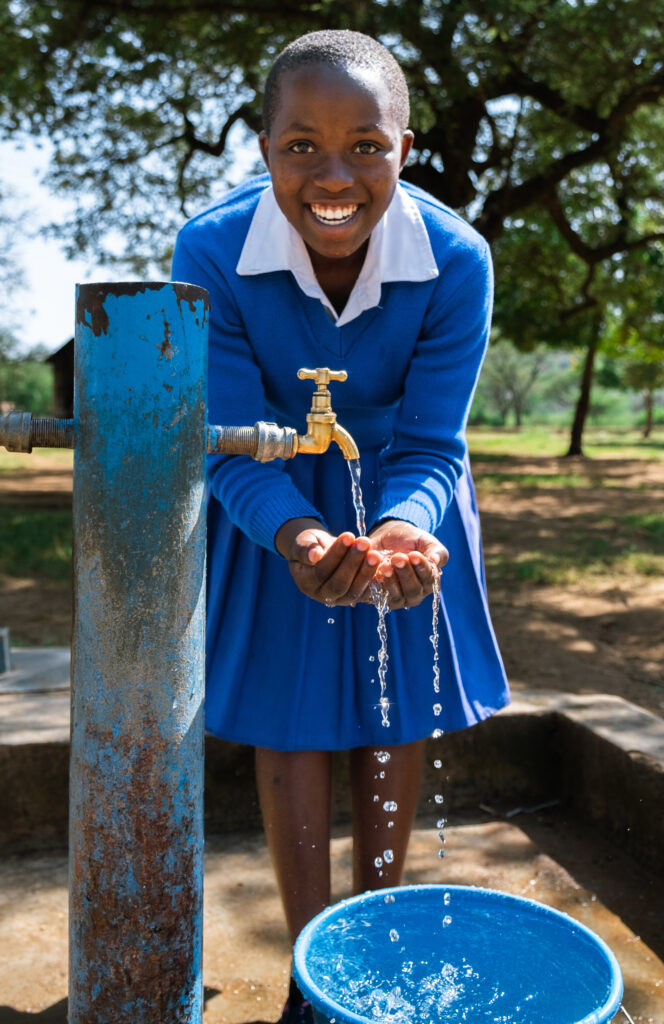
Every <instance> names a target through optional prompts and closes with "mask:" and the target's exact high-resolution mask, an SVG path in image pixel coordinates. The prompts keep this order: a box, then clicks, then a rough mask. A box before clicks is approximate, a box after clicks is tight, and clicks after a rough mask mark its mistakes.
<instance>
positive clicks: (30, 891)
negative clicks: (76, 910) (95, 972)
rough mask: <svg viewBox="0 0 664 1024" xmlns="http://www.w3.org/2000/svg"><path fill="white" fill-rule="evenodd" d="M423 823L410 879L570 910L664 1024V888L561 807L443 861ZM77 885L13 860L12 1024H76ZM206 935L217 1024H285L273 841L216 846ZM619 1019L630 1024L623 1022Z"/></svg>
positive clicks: (467, 825)
mask: <svg viewBox="0 0 664 1024" xmlns="http://www.w3.org/2000/svg"><path fill="white" fill-rule="evenodd" d="M420 824H421V826H422V827H420V828H419V829H417V830H416V831H415V832H414V834H413V837H412V840H411V845H410V849H409V855H408V861H407V867H406V877H405V880H406V881H407V882H411V883H421V882H440V883H443V884H444V883H450V884H452V883H457V884H475V885H483V886H487V887H492V888H498V889H501V890H503V891H506V892H512V893H515V894H518V895H526V896H528V897H531V898H534V899H539V900H542V901H543V902H545V903H547V904H549V905H551V906H555V907H558V908H560V909H561V910H564V911H565V912H567V913H569V914H571V915H572V916H573V917H575V918H577V919H578V920H580V921H582V922H583V923H584V924H586V925H588V926H589V927H590V928H592V929H593V930H594V931H595V932H597V933H598V934H599V935H601V936H602V937H603V938H604V939H605V940H606V941H607V942H608V943H609V945H610V946H611V948H612V949H613V951H614V952H615V954H616V956H617V958H618V960H619V962H620V965H621V969H622V972H623V977H624V981H625V997H624V1005H625V1006H626V1008H627V1009H628V1011H629V1013H630V1014H631V1016H632V1019H633V1020H634V1022H635V1024H662V1021H664V962H663V960H662V957H663V956H664V921H663V920H662V915H661V913H659V912H658V907H659V908H661V906H662V903H661V899H662V886H661V883H655V882H654V881H653V880H652V879H648V878H647V877H646V875H645V874H644V873H643V872H642V871H640V870H638V869H637V868H636V867H635V865H634V863H633V861H631V859H630V858H627V857H625V856H624V855H621V854H620V853H617V852H616V850H615V848H614V846H612V845H610V844H606V843H603V842H601V841H598V837H597V836H595V837H594V839H592V837H591V840H592V841H589V837H588V835H587V834H586V833H583V832H582V831H580V830H579V829H578V827H577V826H574V825H572V824H570V823H569V822H567V821H566V819H565V818H564V817H563V816H561V812H560V811H547V812H545V813H541V814H536V815H526V816H523V817H519V819H518V821H510V822H506V821H495V820H494V821H492V820H489V819H488V816H486V815H485V816H483V817H482V820H462V821H460V822H459V823H457V824H455V825H454V826H451V827H449V828H448V829H447V843H446V849H447V854H448V855H447V856H446V858H445V859H444V860H443V861H441V860H440V859H439V858H438V856H437V853H438V849H439V842H438V838H437V831H436V830H435V829H434V828H432V827H430V823H427V822H425V821H422V822H421V823H420ZM332 851H333V852H332V857H333V877H334V896H335V899H336V898H343V897H344V896H347V895H349V893H350V878H351V841H350V839H349V838H348V837H347V836H344V835H339V836H338V837H337V838H335V839H334V840H333V844H332ZM66 884H67V877H66V855H65V854H64V853H60V852H57V851H56V852H53V851H51V852H48V853H46V852H42V853H40V854H33V855H30V856H25V855H22V856H20V855H14V856H11V857H8V858H5V859H4V861H3V864H2V872H1V873H0V963H2V965H3V970H2V972H0V1024H46V1022H49V1024H65V1021H66V995H67V892H66ZM451 912H452V915H453V907H452V908H451ZM204 933H205V941H204V949H205V953H204V983H205V995H206V1007H205V1017H204V1020H205V1024H249V1022H261V1021H276V1020H277V1019H278V1017H279V1013H280V1011H281V1006H282V1003H283V1000H284V997H285V990H286V985H287V979H288V974H289V966H290V950H289V945H288V940H287V936H286V932H285V927H284V924H283V918H282V912H281V907H280V903H279V898H278V895H277V891H276V886H275V883H274V878H273V874H272V870H271V866H270V862H269V857H268V854H267V851H266V849H265V845H264V843H263V840H262V837H261V836H258V835H256V834H251V835H235V836H224V837H214V838H212V839H210V840H209V841H208V843H207V852H206V869H205V916H204ZM615 1019H616V1024H618V1022H619V1021H621V1020H622V1019H623V1018H622V1015H621V1014H619V1015H618V1016H617V1017H616V1018H615ZM533 1024H535V1022H533ZM538 1024H540V1022H538ZM541 1024H546V1022H541Z"/></svg>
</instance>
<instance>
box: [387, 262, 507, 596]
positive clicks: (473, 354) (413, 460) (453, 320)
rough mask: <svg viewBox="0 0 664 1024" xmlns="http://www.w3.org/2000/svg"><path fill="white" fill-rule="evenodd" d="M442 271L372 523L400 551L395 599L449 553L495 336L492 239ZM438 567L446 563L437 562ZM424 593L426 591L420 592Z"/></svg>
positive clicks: (392, 582)
mask: <svg viewBox="0 0 664 1024" xmlns="http://www.w3.org/2000/svg"><path fill="white" fill-rule="evenodd" d="M462 256H463V258H462V259H461V260H460V261H459V262H460V264H461V265H460V266H457V267H456V268H455V272H454V277H455V281H454V286H453V287H451V288H450V274H449V273H447V274H442V275H441V278H440V279H439V281H438V283H437V286H436V289H435V290H434V294H433V297H432V302H431V304H430V308H429V310H428V312H427V315H426V317H425V320H424V323H423V328H422V334H421V337H420V339H419V340H418V343H417V345H416V347H415V351H414V354H413V358H412V361H411V365H410V368H409V371H408V374H407V376H406V382H405V386H404V394H403V398H402V401H401V404H400V408H399V412H398V415H397V418H396V421H395V429H394V435H393V439H392V442H391V444H390V445H389V447H388V448H387V449H386V451H385V452H384V453H383V456H382V467H381V469H382V475H383V481H384V482H383V486H382V489H381V494H380V498H379V503H378V507H377V510H376V514H375V520H376V521H377V523H378V525H377V526H375V527H374V528H373V529H372V530H371V531H370V537H371V540H372V542H373V544H374V545H375V546H376V547H378V548H384V549H386V550H389V551H392V552H395V554H394V555H393V556H392V557H391V559H390V565H389V567H388V568H387V569H381V574H382V575H384V576H385V586H386V587H387V589H388V592H389V594H390V604H391V606H392V607H403V606H404V605H410V604H412V596H411V595H412V594H413V593H414V592H415V590H416V587H417V584H418V583H419V585H420V589H421V592H422V597H424V596H425V595H426V594H427V593H429V592H430V591H431V587H432V583H433V578H434V576H435V575H436V574H437V571H438V569H439V568H440V567H442V566H443V565H444V564H445V563H446V562H447V559H448V553H447V551H446V550H445V548H444V547H443V546H442V544H440V542H439V541H437V539H436V538H435V537H434V536H433V534H434V532H435V531H437V530H438V528H439V527H440V525H441V523H442V520H443V516H444V514H445V510H446V509H447V507H448V505H449V503H450V502H451V500H452V496H453V494H454V488H455V486H456V482H457V480H458V479H459V476H460V475H461V473H462V472H463V464H464V460H465V458H466V455H467V447H466V437H465V430H466V423H467V421H468V414H469V411H470V405H471V402H472V399H473V394H474V391H475V386H476V384H477V378H478V376H479V372H480V368H481V365H482V360H483V358H484V353H485V351H486V347H487V344H488V340H489V331H490V325H491V306H492V298H493V275H492V267H491V257H490V254H489V249H488V246H487V245H486V243H482V244H481V246H480V248H479V251H478V250H477V248H476V249H475V251H472V250H470V251H468V250H466V251H464V252H463V254H462ZM436 567H438V568H436ZM420 600H421V598H420Z"/></svg>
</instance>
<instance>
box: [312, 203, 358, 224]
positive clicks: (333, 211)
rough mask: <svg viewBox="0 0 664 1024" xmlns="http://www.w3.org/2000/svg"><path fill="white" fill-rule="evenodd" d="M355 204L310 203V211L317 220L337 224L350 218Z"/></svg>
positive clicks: (354, 209) (355, 207)
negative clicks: (318, 204)
mask: <svg viewBox="0 0 664 1024" xmlns="http://www.w3.org/2000/svg"><path fill="white" fill-rule="evenodd" d="M356 210H357V206H315V205H313V204H312V206H311V212H312V213H313V215H314V216H315V217H317V218H318V220H322V221H325V222H326V223H328V224H339V223H341V222H342V221H345V220H350V218H351V217H352V216H353V214H354V213H355V211H356Z"/></svg>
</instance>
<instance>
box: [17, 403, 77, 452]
mask: <svg viewBox="0 0 664 1024" xmlns="http://www.w3.org/2000/svg"><path fill="white" fill-rule="evenodd" d="M0 444H2V445H4V446H5V448H6V449H7V451H8V452H31V451H32V449H33V448H73V447H74V421H73V420H59V419H53V417H47V416H33V415H32V413H31V412H10V413H7V415H6V416H0Z"/></svg>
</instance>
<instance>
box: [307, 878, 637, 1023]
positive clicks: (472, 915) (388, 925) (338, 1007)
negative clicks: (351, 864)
mask: <svg viewBox="0 0 664 1024" xmlns="http://www.w3.org/2000/svg"><path fill="white" fill-rule="evenodd" d="M294 971H295V977H296V979H297V982H298V985H299V987H300V989H301V991H302V992H303V993H304V994H305V995H306V997H307V998H308V999H309V1000H310V1001H311V1003H312V1004H313V1007H314V1012H315V1016H316V1019H317V1021H318V1024H325V1022H333V1024H368V1022H370V1024H429V1022H436V1024H438V1022H440V1024H462V1022H463V1024H606V1022H608V1021H610V1020H611V1019H612V1018H613V1016H614V1014H616V1013H617V1011H618V1008H619V1006H620V1002H621V999H622V990H623V985H622V976H621V973H620V968H619V966H618V962H617V960H616V958H615V956H614V955H613V953H612V952H611V950H610V949H609V947H608V946H607V945H606V943H604V942H603V941H602V940H601V939H600V938H599V937H598V936H597V935H595V934H594V932H591V931H590V929H589V928H586V927H585V926H584V925H582V924H579V922H578V921H575V920H574V919H573V918H571V917H568V915H567V914H563V913H561V912H560V911H558V910H553V909H552V908H551V907H547V906H545V905H544V904H542V903H537V902H536V901H535V900H529V899H524V898H522V897H519V896H510V895H508V894H506V893H502V892H497V891H496V890H493V889H479V888H474V887H470V886H459V885H449V886H442V885H414V886H402V887H399V888H395V889H383V890H379V891H377V892H368V893H364V894H363V895H362V896H355V897H354V898H353V899H349V900H344V901H343V902H341V903H337V904H335V905H334V906H332V907H328V908H327V910H324V911H323V912H322V913H321V914H319V915H318V917H316V918H314V919H313V921H311V922H310V923H309V924H308V925H307V926H306V928H305V929H304V930H303V931H302V933H301V935H300V937H299V938H298V940H297V943H296V945H295V958H294Z"/></svg>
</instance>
